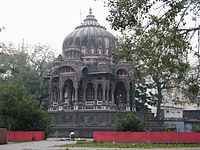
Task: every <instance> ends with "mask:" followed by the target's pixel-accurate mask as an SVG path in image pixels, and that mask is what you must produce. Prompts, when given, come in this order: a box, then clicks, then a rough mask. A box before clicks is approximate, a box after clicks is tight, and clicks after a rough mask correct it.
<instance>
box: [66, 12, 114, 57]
mask: <svg viewBox="0 0 200 150" xmlns="http://www.w3.org/2000/svg"><path fill="white" fill-rule="evenodd" d="M71 47H76V48H78V49H80V50H81V49H94V50H95V51H98V50H100V49H103V50H108V51H111V50H115V49H116V38H115V37H114V36H113V35H112V34H111V33H110V32H108V31H107V30H106V28H105V27H103V26H101V25H100V24H99V23H98V21H97V19H95V16H94V15H93V14H92V9H90V11H89V15H87V16H86V19H85V20H84V22H83V23H82V24H81V25H79V26H77V27H76V28H75V30H74V31H73V32H72V33H70V34H69V35H68V36H66V38H65V39H64V41H63V53H64V52H65V51H66V50H67V49H69V48H71Z"/></svg>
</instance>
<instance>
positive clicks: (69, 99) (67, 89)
mask: <svg viewBox="0 0 200 150" xmlns="http://www.w3.org/2000/svg"><path fill="white" fill-rule="evenodd" d="M74 96H75V90H74V86H73V81H72V80H70V79H67V80H66V81H65V82H64V87H63V101H64V102H65V103H67V104H72V103H73V101H74Z"/></svg>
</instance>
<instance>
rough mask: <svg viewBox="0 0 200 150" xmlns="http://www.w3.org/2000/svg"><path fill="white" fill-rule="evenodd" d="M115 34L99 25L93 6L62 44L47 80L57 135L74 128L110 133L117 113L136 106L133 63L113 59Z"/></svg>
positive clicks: (83, 134) (81, 134)
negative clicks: (60, 51)
mask: <svg viewBox="0 0 200 150" xmlns="http://www.w3.org/2000/svg"><path fill="white" fill-rule="evenodd" d="M116 44H117V43H116V38H115V37H114V36H113V35H112V34H111V33H110V32H108V31H107V30H106V28H105V27H103V26H101V25H100V24H99V23H98V22H97V20H96V19H95V16H94V15H93V14H92V10H91V9H90V11H89V15H87V17H86V19H85V20H84V22H83V23H82V24H81V25H79V26H78V27H76V28H75V30H74V31H73V32H72V33H70V34H69V35H68V36H67V37H66V38H65V39H64V42H63V47H62V55H59V56H58V58H56V60H55V61H54V68H53V69H52V71H51V74H50V75H49V76H48V77H46V80H48V83H49V93H50V96H49V110H48V111H49V114H50V116H51V117H52V126H53V128H54V134H53V136H55V137H65V136H66V135H69V132H70V131H74V132H75V134H76V135H77V136H79V137H91V136H92V132H93V131H112V130H113V126H114V123H115V121H116V118H117V117H116V115H117V112H118V113H124V112H129V111H134V110H135V102H134V101H133V96H132V92H133V90H134V89H133V86H132V85H133V74H132V72H131V64H130V63H128V62H125V61H120V60H117V59H116V58H114V57H113V56H112V55H110V54H111V52H113V51H115V50H116V48H117V46H116Z"/></svg>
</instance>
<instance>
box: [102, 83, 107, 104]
mask: <svg viewBox="0 0 200 150" xmlns="http://www.w3.org/2000/svg"><path fill="white" fill-rule="evenodd" d="M102 88H103V99H102V101H103V104H105V100H106V87H105V85H103V87H102Z"/></svg>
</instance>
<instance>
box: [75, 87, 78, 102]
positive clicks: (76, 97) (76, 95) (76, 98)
mask: <svg viewBox="0 0 200 150" xmlns="http://www.w3.org/2000/svg"><path fill="white" fill-rule="evenodd" d="M75 103H78V88H75Z"/></svg>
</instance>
